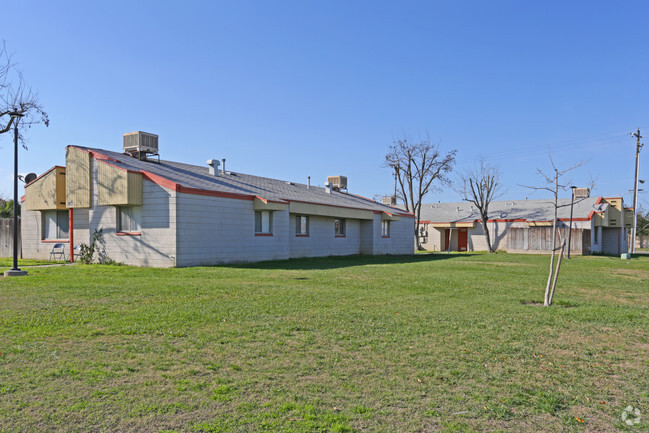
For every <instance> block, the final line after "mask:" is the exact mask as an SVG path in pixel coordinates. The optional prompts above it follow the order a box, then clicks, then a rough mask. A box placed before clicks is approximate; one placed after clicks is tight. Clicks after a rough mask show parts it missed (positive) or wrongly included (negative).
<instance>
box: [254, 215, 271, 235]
mask: <svg viewBox="0 0 649 433" xmlns="http://www.w3.org/2000/svg"><path fill="white" fill-rule="evenodd" d="M271 233H273V213H272V212H271V211H269V210H258V211H255V234H271Z"/></svg>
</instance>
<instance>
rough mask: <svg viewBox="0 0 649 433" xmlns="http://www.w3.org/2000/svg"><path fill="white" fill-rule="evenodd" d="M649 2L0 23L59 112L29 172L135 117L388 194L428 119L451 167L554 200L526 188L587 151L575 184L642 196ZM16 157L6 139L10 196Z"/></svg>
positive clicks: (23, 9)
mask: <svg viewBox="0 0 649 433" xmlns="http://www.w3.org/2000/svg"><path fill="white" fill-rule="evenodd" d="M648 15H649V3H647V2H639V1H638V2H635V1H625V2H603V1H602V2H599V1H573V2H565V1H545V2H523V1H489V2H486V1H464V2H457V1H445V2H439V1H421V2H412V1H400V2H377V1H351V2H350V1H320V2H316V1H276V2H267V1H264V2H262V1H254V2H253V1H229V2H216V1H187V2H182V3H181V2H169V1H155V2H154V1H150V2H137V1H111V2H102V1H98V2H87V1H83V2H82V1H58V2H51V1H33V0H21V1H19V2H18V1H17V2H9V3H6V4H5V5H4V6H3V16H4V19H3V22H2V25H1V26H0V38H3V39H4V40H5V42H6V44H7V48H8V50H9V51H10V52H12V53H13V54H14V60H15V61H17V62H19V63H20V67H21V69H22V70H23V71H24V74H25V78H26V80H27V81H28V82H29V84H30V85H31V86H32V87H33V88H34V89H35V90H38V92H39V95H40V100H41V102H42V103H43V105H44V106H45V108H46V110H47V112H48V113H49V115H50V118H51V125H50V127H49V128H45V127H44V126H35V127H33V128H31V129H30V130H29V131H27V133H26V136H27V138H28V146H29V150H28V151H25V150H21V151H20V156H19V157H20V169H19V171H21V172H36V173H37V174H40V173H42V172H44V171H45V170H47V169H49V168H50V167H52V166H54V165H57V164H58V165H64V163H65V151H64V148H65V146H67V145H70V144H73V145H75V144H76V145H83V146H90V147H99V148H105V149H110V150H117V151H119V150H121V145H122V134H123V133H125V132H131V131H137V130H142V131H147V132H152V133H155V134H158V135H159V136H160V153H161V157H162V158H163V159H169V160H176V161H182V162H187V163H194V164H200V165H204V164H205V161H206V160H207V159H211V158H218V159H221V158H226V159H227V168H228V169H229V170H233V171H240V172H244V173H250V174H257V175H260V176H268V177H273V178H279V179H285V180H292V181H296V182H304V183H306V178H307V176H311V181H312V183H314V184H319V185H322V184H323V183H324V181H325V180H326V176H328V175H339V174H340V175H345V176H347V177H348V182H349V190H350V192H353V193H357V194H360V195H364V196H368V197H373V196H375V195H384V194H386V195H387V194H390V193H391V191H392V189H393V179H392V176H391V173H390V170H389V169H387V168H384V167H382V164H383V158H384V155H385V153H386V151H387V148H388V146H389V144H390V143H391V142H392V140H393V139H394V138H398V137H400V136H401V135H402V134H404V133H407V134H409V135H410V136H413V137H415V138H416V137H417V136H419V135H425V134H426V133H428V134H429V135H430V137H431V139H432V141H433V142H435V143H439V146H440V148H441V149H442V150H443V151H449V150H452V149H457V165H456V170H462V169H464V168H470V167H472V166H474V165H475V163H476V160H477V158H479V157H481V156H482V157H484V158H485V159H486V161H487V162H488V163H490V164H493V165H496V166H498V167H499V169H500V171H501V173H502V181H503V183H504V185H505V188H506V192H505V194H504V195H503V199H522V198H524V197H528V196H529V197H530V198H545V197H547V196H548V194H547V193H546V194H543V193H541V192H536V193H534V194H532V192H531V191H530V190H526V189H525V188H523V187H521V186H519V185H540V184H542V179H541V178H540V177H539V176H538V174H536V170H537V169H542V170H546V171H548V170H549V169H550V165H549V162H548V158H547V155H548V150H549V149H550V150H551V152H552V155H553V157H554V160H555V162H556V164H557V166H558V167H559V168H565V167H569V166H571V165H574V164H575V163H577V162H580V161H584V160H588V161H589V162H588V163H587V164H586V165H585V166H583V167H581V168H579V169H577V170H575V171H574V172H573V175H572V181H573V182H572V183H574V184H576V185H581V184H584V183H585V182H586V181H587V180H588V179H589V177H590V176H592V177H597V185H596V188H595V190H594V192H593V194H596V195H604V196H620V195H623V196H624V198H625V202H627V203H628V204H631V197H632V194H631V193H630V192H628V190H630V189H632V187H633V176H634V156H635V141H634V139H633V138H632V137H631V136H630V135H629V133H630V132H632V131H634V130H635V129H636V128H637V127H640V128H641V131H642V130H644V132H643V133H644V134H645V135H646V136H647V141H649V105H648V103H647V102H648V101H649V83H648V82H647V76H648V75H649V64H648V63H649V56H648V48H647V47H648V44H647V43H648V42H649V38H648V36H649V30H648V29H647V26H646V25H644V24H643V23H642V20H641V19H640V18H639V17H646V16H648ZM647 155H649V150H648V149H647V148H645V149H644V151H643V153H641V174H640V177H641V178H644V179H648V181H649V168H648V167H649V156H647ZM12 170H13V169H12V143H11V136H10V135H9V134H4V135H3V136H0V193H4V194H5V195H9V194H11V191H12V184H11V182H12V180H11V179H12ZM648 191H649V189H648ZM569 194H570V193H569V192H564V193H563V196H565V197H569ZM458 199H459V195H458V194H457V193H455V192H454V191H453V190H452V189H451V188H444V189H443V190H441V191H437V192H433V193H431V194H430V195H429V196H428V197H427V199H426V201H428V202H433V201H438V200H440V201H455V200H458ZM648 200H649V195H648V194H647V193H646V192H645V193H642V194H641V203H643V202H644V206H645V207H649V201H648Z"/></svg>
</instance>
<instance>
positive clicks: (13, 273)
mask: <svg viewBox="0 0 649 433" xmlns="http://www.w3.org/2000/svg"><path fill="white" fill-rule="evenodd" d="M9 115H10V116H11V118H12V119H13V120H14V245H13V247H14V248H13V249H14V251H13V253H14V255H13V258H14V261H13V267H12V268H11V269H10V270H8V271H5V273H4V275H5V277H18V276H23V275H27V272H25V271H21V270H20V268H19V267H18V122H19V121H20V118H21V117H23V116H24V114H22V113H19V112H18V111H12V112H11V113H9Z"/></svg>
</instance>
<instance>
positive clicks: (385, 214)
mask: <svg viewBox="0 0 649 433" xmlns="http://www.w3.org/2000/svg"><path fill="white" fill-rule="evenodd" d="M400 219H401V217H400V216H399V215H395V214H391V213H388V212H381V221H399V220H400Z"/></svg>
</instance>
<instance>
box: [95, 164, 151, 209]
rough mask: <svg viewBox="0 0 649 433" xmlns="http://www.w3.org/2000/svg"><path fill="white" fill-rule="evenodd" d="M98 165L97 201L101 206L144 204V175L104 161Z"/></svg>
mask: <svg viewBox="0 0 649 433" xmlns="http://www.w3.org/2000/svg"><path fill="white" fill-rule="evenodd" d="M95 164H96V166H97V182H96V185H97V203H98V204H99V205H100V206H107V205H113V206H120V205H122V206H127V205H128V206H136V205H141V204H142V175H141V174H140V173H132V172H129V171H126V170H121V169H119V168H117V167H113V166H112V165H110V164H107V163H105V162H103V161H96V162H95Z"/></svg>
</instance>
